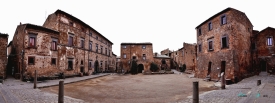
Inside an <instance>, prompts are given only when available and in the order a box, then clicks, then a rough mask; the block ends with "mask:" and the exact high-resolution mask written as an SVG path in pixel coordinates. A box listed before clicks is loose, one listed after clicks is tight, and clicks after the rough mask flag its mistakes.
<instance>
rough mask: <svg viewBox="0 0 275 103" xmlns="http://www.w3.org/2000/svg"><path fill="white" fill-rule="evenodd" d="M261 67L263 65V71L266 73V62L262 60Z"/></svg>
mask: <svg viewBox="0 0 275 103" xmlns="http://www.w3.org/2000/svg"><path fill="white" fill-rule="evenodd" d="M260 65H261V71H266V61H264V60H262V61H261V64H260Z"/></svg>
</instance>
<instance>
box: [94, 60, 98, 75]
mask: <svg viewBox="0 0 275 103" xmlns="http://www.w3.org/2000/svg"><path fill="white" fill-rule="evenodd" d="M94 66H95V68H94V69H95V70H94V72H95V73H97V72H98V68H99V63H98V60H96V61H95V63H94Z"/></svg>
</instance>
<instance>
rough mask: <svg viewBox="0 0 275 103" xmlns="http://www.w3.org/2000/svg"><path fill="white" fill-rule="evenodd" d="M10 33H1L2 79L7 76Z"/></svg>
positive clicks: (0, 57)
mask: <svg viewBox="0 0 275 103" xmlns="http://www.w3.org/2000/svg"><path fill="white" fill-rule="evenodd" d="M8 38H9V35H8V34H3V33H0V79H1V78H2V79H4V78H6V65H7V62H8V60H7V46H8Z"/></svg>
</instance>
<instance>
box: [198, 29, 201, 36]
mask: <svg viewBox="0 0 275 103" xmlns="http://www.w3.org/2000/svg"><path fill="white" fill-rule="evenodd" d="M198 34H199V36H200V35H201V28H199V29H198Z"/></svg>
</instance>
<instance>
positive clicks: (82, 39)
mask: <svg viewBox="0 0 275 103" xmlns="http://www.w3.org/2000/svg"><path fill="white" fill-rule="evenodd" d="M84 41H85V40H84V38H81V40H80V47H81V48H84V44H85V42H84Z"/></svg>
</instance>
